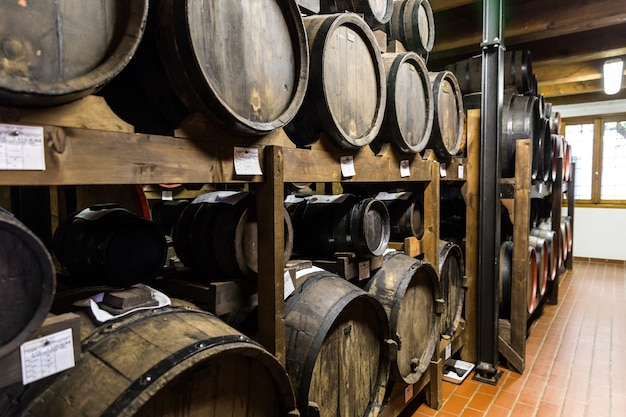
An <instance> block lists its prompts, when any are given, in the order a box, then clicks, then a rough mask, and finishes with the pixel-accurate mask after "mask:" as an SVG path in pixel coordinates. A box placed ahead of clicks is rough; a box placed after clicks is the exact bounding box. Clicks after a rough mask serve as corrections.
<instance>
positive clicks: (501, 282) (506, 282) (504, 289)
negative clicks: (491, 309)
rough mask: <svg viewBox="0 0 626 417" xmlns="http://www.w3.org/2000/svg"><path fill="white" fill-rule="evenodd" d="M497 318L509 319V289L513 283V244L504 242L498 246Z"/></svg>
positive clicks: (507, 241) (508, 241)
mask: <svg viewBox="0 0 626 417" xmlns="http://www.w3.org/2000/svg"><path fill="white" fill-rule="evenodd" d="M498 267H499V271H498V278H499V279H498V294H499V297H498V298H499V303H498V309H499V317H500V318H501V319H510V318H511V288H512V283H513V276H512V273H513V242H512V241H510V240H505V241H504V242H502V244H501V245H500V252H499V256H498Z"/></svg>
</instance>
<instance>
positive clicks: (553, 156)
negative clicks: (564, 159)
mask: <svg viewBox="0 0 626 417" xmlns="http://www.w3.org/2000/svg"><path fill="white" fill-rule="evenodd" d="M559 141H560V138H559V135H555V134H554V133H551V134H550V148H551V151H550V165H549V167H548V170H549V171H548V179H549V180H550V181H553V182H554V181H556V176H557V174H558V172H557V165H558V159H559V153H560V152H559V149H560V147H561V145H560V144H559Z"/></svg>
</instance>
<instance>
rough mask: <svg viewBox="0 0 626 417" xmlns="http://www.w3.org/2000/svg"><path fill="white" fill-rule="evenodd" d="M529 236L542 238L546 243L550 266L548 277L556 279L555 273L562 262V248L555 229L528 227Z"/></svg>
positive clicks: (551, 279)
mask: <svg viewBox="0 0 626 417" xmlns="http://www.w3.org/2000/svg"><path fill="white" fill-rule="evenodd" d="M530 235H531V236H537V237H540V238H542V239H544V240H545V241H546V243H547V247H548V253H549V254H550V266H549V268H548V269H549V274H548V278H549V279H550V281H553V280H554V279H556V275H557V272H558V269H559V267H560V266H561V262H562V253H563V252H562V249H561V242H560V241H559V239H558V237H557V234H556V232H555V231H553V230H550V229H540V228H536V227H534V228H532V229H530Z"/></svg>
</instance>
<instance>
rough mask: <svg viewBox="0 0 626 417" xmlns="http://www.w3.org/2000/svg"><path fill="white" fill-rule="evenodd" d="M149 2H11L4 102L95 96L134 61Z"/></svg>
mask: <svg viewBox="0 0 626 417" xmlns="http://www.w3.org/2000/svg"><path fill="white" fill-rule="evenodd" d="M147 14H148V1H147V0H137V1H122V0H114V1H106V2H99V1H98V2H92V1H87V2H83V1H78V0H74V1H64V2H50V1H44V2H28V3H26V2H19V1H13V2H5V3H4V4H3V5H2V14H1V15H0V62H1V63H2V64H0V104H2V105H5V106H49V105H56V104H62V103H66V102H69V101H72V100H76V99H78V98H81V97H84V96H86V95H88V94H91V93H93V92H95V91H97V90H98V89H100V88H101V87H102V86H103V85H105V84H106V83H108V82H109V81H110V80H111V79H112V78H114V77H115V76H116V75H117V74H118V73H119V72H120V71H121V70H122V69H123V68H124V67H125V66H126V65H127V64H128V62H129V61H130V59H131V58H132V57H133V55H134V53H135V50H136V49H137V47H138V45H139V42H140V40H141V39H142V36H143V32H144V26H145V23H146V19H147Z"/></svg>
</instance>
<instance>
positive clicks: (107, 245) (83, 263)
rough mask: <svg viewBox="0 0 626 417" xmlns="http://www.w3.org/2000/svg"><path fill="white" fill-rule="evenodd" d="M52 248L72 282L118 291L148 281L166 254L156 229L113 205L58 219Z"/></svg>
mask: <svg viewBox="0 0 626 417" xmlns="http://www.w3.org/2000/svg"><path fill="white" fill-rule="evenodd" d="M53 249H54V254H55V256H56V258H57V259H58V260H59V262H60V263H61V264H62V265H63V266H64V267H65V268H66V269H67V270H68V271H69V278H70V279H71V280H72V281H75V282H83V283H89V284H100V285H114V286H115V285H119V286H122V287H130V286H132V285H134V284H137V283H140V282H149V281H150V280H152V279H153V278H154V277H155V276H156V275H157V274H158V273H160V272H161V271H162V269H163V265H164V264H165V259H166V256H167V243H166V241H165V236H164V235H163V233H162V232H161V230H159V228H158V226H157V225H156V224H154V223H153V222H151V221H150V220H147V219H144V218H142V217H139V216H137V215H136V214H134V213H132V212H131V211H129V210H126V209H124V208H121V207H119V206H118V205H117V204H99V205H94V206H91V207H88V208H86V209H84V210H82V211H80V212H78V213H74V214H72V215H71V216H69V217H68V218H66V219H64V220H63V221H61V223H60V224H59V227H58V228H57V229H56V231H55V233H54V238H53Z"/></svg>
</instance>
